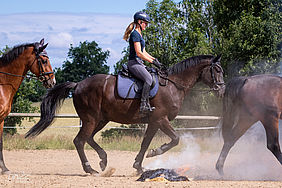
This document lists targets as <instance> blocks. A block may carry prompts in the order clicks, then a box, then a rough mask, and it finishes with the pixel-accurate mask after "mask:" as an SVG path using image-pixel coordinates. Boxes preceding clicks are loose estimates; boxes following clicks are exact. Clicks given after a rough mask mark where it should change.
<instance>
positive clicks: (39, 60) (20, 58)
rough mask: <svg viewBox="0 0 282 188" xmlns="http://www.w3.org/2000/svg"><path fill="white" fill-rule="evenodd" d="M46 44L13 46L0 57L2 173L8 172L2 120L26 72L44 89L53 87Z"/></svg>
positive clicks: (0, 146) (0, 148)
mask: <svg viewBox="0 0 282 188" xmlns="http://www.w3.org/2000/svg"><path fill="white" fill-rule="evenodd" d="M47 45H48V43H47V44H45V45H44V39H42V40H41V41H40V42H35V43H31V44H23V45H19V46H15V47H14V48H12V49H11V50H10V51H8V52H7V53H5V54H4V55H3V56H2V57H0V126H1V129H0V168H1V169H2V173H7V172H9V170H8V169H7V167H6V166H5V163H4V160H3V126H4V119H5V118H6V117H7V115H8V114H9V113H10V111H11V105H12V101H13V97H14V95H15V93H16V92H17V90H18V88H19V87H20V85H21V83H22V81H23V79H24V78H25V76H26V74H27V72H28V71H31V72H32V73H34V74H35V75H36V77H37V78H38V79H39V80H40V81H42V82H43V85H44V86H45V87H46V88H50V87H53V86H54V85H55V82H56V81H55V75H54V72H53V70H52V67H51V64H50V62H49V58H48V56H47V53H46V51H45V50H44V49H45V48H46V47H47Z"/></svg>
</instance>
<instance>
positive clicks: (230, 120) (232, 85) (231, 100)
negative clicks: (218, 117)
mask: <svg viewBox="0 0 282 188" xmlns="http://www.w3.org/2000/svg"><path fill="white" fill-rule="evenodd" d="M246 81H247V78H245V77H238V78H233V79H232V80H231V81H230V82H228V84H227V85H226V88H225V93H224V98H223V117H222V134H223V136H224V133H225V132H229V131H230V130H231V129H232V127H233V126H236V125H235V124H236V118H238V115H239V111H238V108H239V106H240V101H241V100H240V91H241V88H242V87H243V86H244V84H245V83H246Z"/></svg>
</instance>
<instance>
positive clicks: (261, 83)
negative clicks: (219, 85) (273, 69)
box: [216, 75, 282, 175]
mask: <svg viewBox="0 0 282 188" xmlns="http://www.w3.org/2000/svg"><path fill="white" fill-rule="evenodd" d="M279 119H282V77H279V76H273V75H256V76H251V77H239V78H234V79H232V80H231V81H230V82H229V83H228V84H227V86H226V90H225V94H224V98H223V119H222V136H223V139H224V145H223V148H222V150H221V153H220V156H219V158H218V160H217V163H216V169H217V171H218V172H219V174H220V175H223V165H224V162H225V159H226V157H227V154H228V152H229V151H230V149H231V148H232V147H233V145H234V144H235V142H236V141H237V140H238V139H239V138H240V137H241V136H242V135H243V134H244V133H245V132H246V131H247V130H248V129H249V128H250V127H251V126H252V125H253V124H254V123H256V122H257V121H261V123H262V124H263V126H264V128H265V132H266V137H267V148H268V149H269V150H270V151H271V152H272V153H273V155H274V156H275V157H276V158H277V160H278V161H279V162H280V164H282V154H281V150H280V146H279V138H278V137H279Z"/></svg>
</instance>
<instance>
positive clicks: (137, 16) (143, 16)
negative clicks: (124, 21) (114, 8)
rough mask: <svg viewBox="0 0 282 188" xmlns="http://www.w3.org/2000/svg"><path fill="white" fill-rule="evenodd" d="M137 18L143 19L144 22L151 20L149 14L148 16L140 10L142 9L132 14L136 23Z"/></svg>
mask: <svg viewBox="0 0 282 188" xmlns="http://www.w3.org/2000/svg"><path fill="white" fill-rule="evenodd" d="M138 20H143V21H146V22H150V21H151V19H150V16H148V14H146V13H145V12H142V11H139V12H136V13H135V14H134V22H135V23H137V21H138Z"/></svg>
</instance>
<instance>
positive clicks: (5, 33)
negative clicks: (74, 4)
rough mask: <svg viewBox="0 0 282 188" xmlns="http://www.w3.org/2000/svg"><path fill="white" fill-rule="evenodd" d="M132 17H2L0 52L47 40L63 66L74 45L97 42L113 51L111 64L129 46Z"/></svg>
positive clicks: (53, 57) (52, 56)
mask: <svg viewBox="0 0 282 188" xmlns="http://www.w3.org/2000/svg"><path fill="white" fill-rule="evenodd" d="M131 21H132V18H131V16H123V15H117V14H94V13H93V14H85V13H82V14H77V13H76V14H70V13H26V14H11V15H0V28H1V31H0V39H1V40H0V49H2V48H4V47H5V46H6V45H8V46H9V47H12V46H15V45H18V44H22V43H29V42H36V41H39V40H40V39H41V38H45V42H48V43H49V45H48V48H47V51H48V54H49V56H50V59H51V60H52V61H51V63H52V65H53V67H60V66H61V65H62V63H63V61H64V60H66V58H67V52H68V49H69V47H70V44H73V45H74V46H77V45H78V44H79V42H83V41H86V40H87V41H93V40H94V41H96V42H97V43H98V45H99V46H100V47H101V48H102V49H103V50H107V49H110V57H109V59H108V64H109V65H111V72H113V67H112V66H113V65H114V64H115V63H116V62H117V61H118V60H119V59H120V58H121V57H122V55H121V52H122V50H123V48H124V47H126V46H127V43H126V42H124V41H123V40H122V36H123V33H124V30H125V29H126V27H127V25H128V24H129V23H130V22H131Z"/></svg>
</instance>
